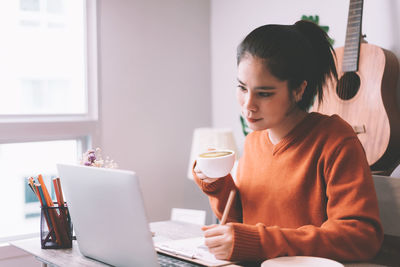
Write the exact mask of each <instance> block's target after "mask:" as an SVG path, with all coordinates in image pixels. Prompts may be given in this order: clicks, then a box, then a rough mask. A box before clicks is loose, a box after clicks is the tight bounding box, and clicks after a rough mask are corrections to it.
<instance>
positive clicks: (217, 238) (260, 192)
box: [194, 21, 383, 261]
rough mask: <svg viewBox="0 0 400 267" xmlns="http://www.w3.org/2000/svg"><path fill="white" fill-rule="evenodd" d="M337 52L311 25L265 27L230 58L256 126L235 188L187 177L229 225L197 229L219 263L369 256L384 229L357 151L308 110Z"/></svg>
mask: <svg viewBox="0 0 400 267" xmlns="http://www.w3.org/2000/svg"><path fill="white" fill-rule="evenodd" d="M333 54H334V52H333V49H332V47H331V45H330V44H329V41H328V36H327V35H326V34H325V32H324V31H322V30H321V29H320V28H319V27H318V26H317V25H315V24H313V23H311V22H306V21H298V22H296V23H295V24H294V25H265V26H262V27H259V28H257V29H255V30H254V31H252V32H251V33H250V34H249V35H248V36H247V37H246V38H245V39H244V40H243V41H242V42H241V44H240V45H239V47H238V53H237V63H238V89H237V97H238V100H239V104H240V106H241V112H242V115H243V116H244V117H245V118H246V120H247V123H248V126H249V127H250V128H251V129H252V130H254V131H253V132H252V133H251V134H249V135H248V136H247V137H246V140H245V145H244V151H243V155H242V157H241V159H240V161H239V166H238V170H237V179H236V182H234V181H233V179H232V177H231V176H230V175H228V176H226V177H223V178H219V179H211V178H208V177H206V176H205V175H204V174H203V173H201V171H200V170H198V169H197V168H196V167H195V168H194V175H195V179H196V182H197V183H198V185H199V186H200V188H201V189H202V190H203V191H204V192H205V193H206V194H207V195H208V197H209V199H210V203H211V206H212V208H213V211H214V212H215V214H216V215H217V217H218V218H221V214H222V212H223V209H224V207H225V203H226V201H227V198H228V195H229V192H230V190H231V189H235V190H236V191H237V192H236V198H235V201H234V203H233V205H232V208H231V210H230V213H229V216H228V222H229V223H227V224H226V225H211V226H206V227H204V228H203V230H204V236H205V243H206V245H207V246H208V248H209V250H210V252H211V253H213V254H214V255H215V256H216V258H218V259H228V260H250V261H261V260H265V259H268V258H274V257H277V256H284V255H289V256H293V255H309V256H320V257H326V258H331V259H336V260H341V261H354V260H367V259H369V258H371V257H373V256H374V255H375V254H376V253H377V251H378V250H379V248H380V246H381V243H382V239H383V232H382V227H381V224H380V219H379V212H378V207H377V199H376V193H375V189H374V185H373V180H372V177H371V173H370V169H369V166H368V163H367V160H366V156H365V153H364V150H363V148H362V145H361V143H360V142H359V140H358V138H357V136H356V134H355V133H354V131H353V129H352V128H351V126H349V125H348V124H347V123H346V122H345V121H344V120H342V119H341V118H340V117H338V116H337V115H333V116H326V115H322V114H319V113H308V112H307V110H308V109H309V108H310V106H311V105H312V103H313V101H314V98H315V97H316V95H318V101H321V100H322V98H323V86H324V85H325V84H326V83H327V82H328V81H329V79H330V78H331V77H334V78H335V79H337V73H336V68H335V64H334V56H333Z"/></svg>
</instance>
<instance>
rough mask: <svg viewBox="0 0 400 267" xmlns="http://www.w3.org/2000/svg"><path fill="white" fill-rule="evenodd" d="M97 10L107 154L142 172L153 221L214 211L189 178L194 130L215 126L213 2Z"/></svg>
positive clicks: (172, 0)
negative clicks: (176, 210) (174, 213)
mask: <svg viewBox="0 0 400 267" xmlns="http://www.w3.org/2000/svg"><path fill="white" fill-rule="evenodd" d="M98 9H99V19H98V21H99V25H98V27H99V28H98V34H99V66H100V70H99V82H100V99H101V100H100V107H101V109H100V118H101V124H102V126H101V144H100V146H101V147H102V148H103V150H104V154H105V155H109V156H110V157H111V158H113V159H114V160H115V161H116V162H117V163H118V164H119V166H120V167H121V168H123V169H129V170H134V171H136V172H137V173H138V174H139V177H140V182H141V186H142V189H143V195H144V199H145V205H146V208H147V212H148V217H149V219H150V220H151V221H155V220H165V219H168V218H169V215H170V209H171V208H173V207H181V208H183V207H185V208H205V209H208V201H207V199H206V198H205V196H203V195H202V194H201V192H200V190H199V189H198V188H197V187H196V186H195V185H194V183H193V181H190V180H188V179H187V177H186V173H187V168H188V160H189V154H190V146H191V139H192V133H193V129H194V128H196V127H202V126H203V127H204V126H210V125H211V103H210V99H211V81H210V64H211V63H210V31H209V22H210V15H209V14H210V2H209V1H206V0H191V1H187V0H168V1H165V0H135V1H133V0H132V1H129V0H113V1H110V0H100V1H98ZM96 145H98V144H96Z"/></svg>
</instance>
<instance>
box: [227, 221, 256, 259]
mask: <svg viewBox="0 0 400 267" xmlns="http://www.w3.org/2000/svg"><path fill="white" fill-rule="evenodd" d="M231 225H232V226H233V232H234V237H233V240H234V241H233V251H232V254H231V256H230V257H229V260H232V261H239V260H240V261H245V260H251V261H257V260H261V259H263V255H262V249H261V241H260V233H259V232H258V227H257V226H256V225H247V224H241V223H231Z"/></svg>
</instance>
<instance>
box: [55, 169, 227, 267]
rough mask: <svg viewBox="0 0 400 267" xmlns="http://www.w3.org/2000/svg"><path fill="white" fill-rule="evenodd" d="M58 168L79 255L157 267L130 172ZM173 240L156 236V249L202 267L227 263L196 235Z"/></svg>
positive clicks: (144, 218) (155, 254)
mask: <svg viewBox="0 0 400 267" xmlns="http://www.w3.org/2000/svg"><path fill="white" fill-rule="evenodd" d="M57 169H58V174H59V176H60V179H61V184H62V188H63V191H64V195H65V199H66V202H67V205H68V207H69V211H70V214H71V219H72V222H73V226H74V231H75V234H76V239H77V242H78V245H79V250H80V252H81V253H82V254H83V255H84V256H86V257H89V258H93V259H95V260H98V261H101V262H104V263H107V264H110V265H114V266H146V267H147V266H149V267H152V266H159V260H158V257H157V252H156V248H155V246H154V244H153V239H152V234H151V231H150V229H149V224H148V221H147V218H146V212H145V209H144V205H143V199H142V194H141V190H140V186H139V181H138V177H137V175H136V174H135V173H134V172H131V171H126V170H116V169H105V168H96V167H87V166H81V165H69V164H57ZM178 241H179V240H169V239H168V238H167V239H164V240H160V242H156V247H157V251H158V252H163V254H167V255H169V256H175V257H176V258H181V259H185V260H189V261H193V262H194V263H203V264H204V265H207V266H223V265H227V264H229V262H227V261H219V260H216V259H215V258H214V257H213V256H212V254H210V253H209V252H208V251H207V253H206V252H205V250H204V249H202V247H201V246H202V244H201V242H202V241H201V240H199V239H198V238H197V237H196V238H190V239H187V240H186V239H182V241H181V242H183V243H179V242H178ZM182 244H184V245H183V247H182ZM188 249H192V251H195V252H193V253H192V254H190V253H189V254H187V253H188ZM200 252H201V253H203V254H199V253H200ZM185 253H186V254H185ZM196 253H197V254H196ZM195 254H196V255H195ZM210 255H211V256H210ZM201 257H203V259H204V260H205V262H203V259H201ZM199 258H200V259H199Z"/></svg>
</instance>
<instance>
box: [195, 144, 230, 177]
mask: <svg viewBox="0 0 400 267" xmlns="http://www.w3.org/2000/svg"><path fill="white" fill-rule="evenodd" d="M196 160H197V167H198V168H199V170H200V171H201V172H202V173H203V174H204V175H205V176H207V177H209V178H221V177H224V176H226V175H228V174H229V173H230V172H231V170H232V168H233V165H234V164H235V151H233V150H229V149H220V150H212V151H207V152H204V153H201V154H199V155H198V156H197V159H196Z"/></svg>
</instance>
